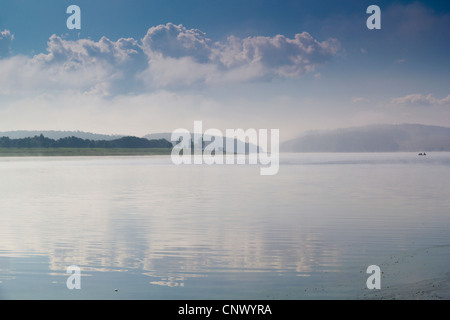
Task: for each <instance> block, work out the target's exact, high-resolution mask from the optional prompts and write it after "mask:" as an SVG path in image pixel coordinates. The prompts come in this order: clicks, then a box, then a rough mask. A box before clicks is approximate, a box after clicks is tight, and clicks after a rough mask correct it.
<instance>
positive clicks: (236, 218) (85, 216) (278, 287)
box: [0, 153, 450, 299]
mask: <svg viewBox="0 0 450 320" xmlns="http://www.w3.org/2000/svg"><path fill="white" fill-rule="evenodd" d="M449 168H450V153H433V154H429V155H427V156H426V157H418V156H417V154H415V153H345V154H327V153H323V154H281V157H280V170H279V172H278V174H277V175H274V176H261V175H260V174H259V169H260V167H259V166H258V165H211V166H208V165H181V166H175V165H173V164H172V162H171V159H170V156H150V157H145V156H140V157H78V158H77V157H70V158H59V157H55V158H50V157H48V158H46V157H42V158H1V159H0V175H1V177H2V179H0V298H2V299H16V298H24V299H42V298H44V299H46V298H49V299H65V298H67V299H73V298H80V299H116V298H118V299H247V298H248V299H309V298H338V299H347V298H355V297H359V296H362V295H363V294H365V293H366V292H367V288H366V279H367V277H368V275H367V274H366V268H367V267H368V266H369V265H372V264H376V265H379V266H380V267H381V270H382V271H383V270H384V271H386V272H387V273H389V272H388V271H389V270H390V269H389V268H390V267H389V263H390V262H389V261H390V259H391V258H392V257H397V256H408V254H410V256H413V253H414V252H418V251H421V250H429V249H430V248H431V249H430V250H433V248H434V249H436V248H439V250H440V256H441V258H440V259H436V260H435V261H434V262H433V265H432V266H431V265H428V266H422V265H418V264H415V262H414V261H413V260H412V261H410V264H412V265H413V267H414V270H415V271H416V273H415V274H417V280H421V277H425V278H426V277H427V276H430V277H432V276H433V277H434V276H436V275H439V274H445V273H446V272H448V271H450V270H448V266H449V265H450V264H449V263H448V262H449V261H448V260H449V257H450V255H449V254H448V253H449V252H450V233H449V226H450V215H449V212H450V211H449V208H450V197H449V196H448V195H449V194H450V184H449V181H450V170H449ZM70 265H77V266H79V267H80V269H81V289H80V290H69V289H68V288H67V287H66V280H67V278H68V276H69V275H68V274H67V273H66V269H67V267H68V266H70ZM396 272H397V273H401V270H396ZM429 272H430V273H429ZM431 272H432V273H431ZM396 279H397V278H395V277H389V278H386V279H384V280H383V286H389V284H390V282H392V283H391V284H393V283H394V282H395V281H396ZM115 289H117V290H115Z"/></svg>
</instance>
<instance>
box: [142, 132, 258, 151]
mask: <svg viewBox="0 0 450 320" xmlns="http://www.w3.org/2000/svg"><path fill="white" fill-rule="evenodd" d="M171 136H172V133H167V132H166V133H151V134H147V135H145V136H144V138H147V139H150V140H152V139H165V140H167V141H170V139H171ZM191 139H192V141H193V135H192V134H191ZM222 139H223V141H222V142H223V147H224V151H226V145H227V142H229V143H233V146H234V150H238V149H237V147H238V146H241V147H244V150H245V152H246V153H248V152H249V150H250V146H251V145H252V144H250V143H248V142H243V141H240V140H237V139H232V138H227V137H222ZM208 143H209V142H206V141H205V142H204V145H205V146H207V145H208ZM252 146H254V148H255V149H256V150H257V151H258V150H259V147H258V146H255V145H252Z"/></svg>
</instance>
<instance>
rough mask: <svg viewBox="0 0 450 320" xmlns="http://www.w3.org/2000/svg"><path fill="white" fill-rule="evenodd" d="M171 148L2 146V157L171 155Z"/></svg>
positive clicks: (0, 150) (0, 155)
mask: <svg viewBox="0 0 450 320" xmlns="http://www.w3.org/2000/svg"><path fill="white" fill-rule="evenodd" d="M171 152H172V149H171V148H0V157H53V156H54V157H63V156H67V157H70V156H72V157H81V156H97V157H98V156H147V155H170V154H171Z"/></svg>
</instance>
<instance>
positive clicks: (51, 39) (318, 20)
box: [0, 0, 450, 141]
mask: <svg viewBox="0 0 450 320" xmlns="http://www.w3.org/2000/svg"><path fill="white" fill-rule="evenodd" d="M70 4H72V3H71V2H69V1H46V2H45V3H37V2H34V1H21V2H20V3H18V2H17V1H12V0H6V1H3V2H2V5H1V7H2V8H1V10H0V74H1V77H0V119H2V122H1V125H0V131H12V130H63V131H69V130H73V131H76V130H80V131H87V132H93V133H101V134H118V135H134V136H143V135H146V134H149V133H158V132H171V131H173V130H175V129H177V128H186V129H189V130H190V129H192V126H193V122H194V121H195V120H202V121H203V123H204V128H205V129H206V128H218V129H219V130H221V131H223V132H225V129H226V128H244V129H246V128H255V129H259V128H267V129H271V128H278V129H280V138H281V140H282V141H284V140H288V139H290V138H294V137H296V136H298V135H300V134H301V133H303V132H306V131H309V130H325V129H334V128H342V127H352V126H362V125H367V124H378V123H387V124H400V123H421V124H426V125H438V126H446V127H449V126H450V91H449V86H448V84H449V74H448V70H450V61H449V59H448V49H449V46H450V44H449V42H448V39H449V38H450V4H448V3H443V2H442V1H426V2H425V1H395V2H392V1H377V5H379V6H380V8H381V16H382V28H381V30H368V29H367V28H366V19H367V18H368V17H369V15H368V14H366V8H367V7H368V6H369V5H371V4H372V1H356V0H351V1H342V2H336V1H302V2H299V1H293V0H292V1H283V2H280V1H275V0H270V1H269V0H261V1H256V0H254V1H253V0H252V1H245V2H242V1H235V0H232V1H227V2H226V3H221V4H216V5H213V4H208V5H206V4H205V3H204V2H201V1H182V0H176V1H171V2H170V3H168V2H161V1H141V0H139V1H133V2H132V4H130V2H125V1H114V2H110V1H108V2H106V1H96V2H95V3H93V2H92V1H87V0H80V1H76V4H77V5H78V6H80V8H81V15H82V24H81V30H68V29H67V28H66V19H67V17H68V16H69V15H68V14H66V8H67V7H68V6H69V5H70ZM74 4H75V3H74Z"/></svg>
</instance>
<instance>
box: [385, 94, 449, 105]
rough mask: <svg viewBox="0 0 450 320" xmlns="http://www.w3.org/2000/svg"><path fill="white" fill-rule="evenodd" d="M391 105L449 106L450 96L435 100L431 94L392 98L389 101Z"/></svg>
mask: <svg viewBox="0 0 450 320" xmlns="http://www.w3.org/2000/svg"><path fill="white" fill-rule="evenodd" d="M391 102H392V103H393V104H397V105H419V106H432V105H449V104H450V95H448V96H446V97H445V98H441V99H439V98H436V97H434V96H433V95H432V94H427V95H423V94H410V95H407V96H404V97H399V98H393V99H392V100H391Z"/></svg>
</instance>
